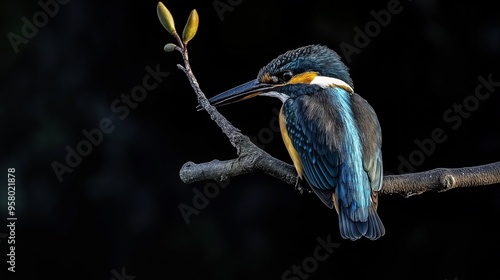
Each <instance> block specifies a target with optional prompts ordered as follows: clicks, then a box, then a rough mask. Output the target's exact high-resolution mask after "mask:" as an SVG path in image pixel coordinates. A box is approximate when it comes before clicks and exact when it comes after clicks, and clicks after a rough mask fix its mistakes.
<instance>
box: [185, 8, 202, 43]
mask: <svg viewBox="0 0 500 280" xmlns="http://www.w3.org/2000/svg"><path fill="white" fill-rule="evenodd" d="M199 22H200V18H199V17H198V12H196V10H192V11H191V13H190V14H189V18H188V20H187V22H186V26H185V27H184V31H183V32H182V40H183V42H184V44H187V43H188V42H189V41H191V39H193V37H194V35H196V31H198V24H199Z"/></svg>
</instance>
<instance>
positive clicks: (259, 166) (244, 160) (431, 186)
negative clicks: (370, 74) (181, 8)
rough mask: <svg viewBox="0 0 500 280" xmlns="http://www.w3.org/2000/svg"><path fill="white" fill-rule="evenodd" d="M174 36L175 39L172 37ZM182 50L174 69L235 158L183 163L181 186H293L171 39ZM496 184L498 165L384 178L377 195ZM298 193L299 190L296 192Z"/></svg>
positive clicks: (292, 176) (288, 168)
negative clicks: (254, 180)
mask: <svg viewBox="0 0 500 280" xmlns="http://www.w3.org/2000/svg"><path fill="white" fill-rule="evenodd" d="M174 36H175V35H174ZM175 37H176V38H177V40H178V42H179V43H180V45H181V46H182V47H179V48H176V50H178V51H179V52H180V53H181V54H182V57H183V60H184V66H181V65H178V67H179V69H181V70H182V71H183V72H184V73H185V74H186V76H187V78H188V79H189V82H190V84H191V87H192V88H193V90H194V92H195V93H196V96H197V97H198V103H199V104H200V106H201V107H202V108H203V109H204V110H205V111H206V112H207V113H208V114H209V115H210V117H211V118H212V120H213V121H214V122H215V123H216V124H217V125H218V126H219V127H220V128H221V129H222V132H223V133H224V134H225V135H226V136H227V138H228V139H229V142H230V143H231V144H232V145H233V147H235V148H236V152H237V154H238V157H237V158H235V159H231V160H226V161H219V160H213V161H210V162H206V163H200V164H196V163H193V162H187V163H185V164H184V165H183V166H182V168H181V170H180V172H179V175H180V178H181V179H182V181H183V182H184V183H193V182H196V181H201V180H226V179H228V178H230V177H234V176H238V175H241V174H247V173H252V172H257V171H259V172H263V173H266V174H269V175H271V176H274V177H276V178H278V179H280V180H282V181H283V182H285V183H287V184H291V185H295V186H296V184H297V172H296V171H295V168H294V167H293V166H292V165H290V164H287V163H285V162H283V161H281V160H279V159H276V158H274V157H272V156H271V155H269V154H268V153H266V152H265V151H264V150H262V149H260V148H259V147H257V146H256V145H255V144H253V143H252V142H251V141H250V138H248V137H247V136H246V135H243V134H241V132H240V130H239V129H237V128H236V127H234V126H233V125H232V124H231V123H230V122H229V121H228V120H227V119H226V118H225V117H224V116H223V115H222V114H220V113H219V112H218V111H217V109H216V108H215V107H214V106H212V105H210V102H209V101H208V99H207V98H206V97H205V95H204V93H203V92H202V91H201V89H200V86H199V84H198V82H197V80H196V78H195V76H194V74H193V71H192V70H191V66H190V64H189V58H188V52H187V48H186V46H185V45H184V44H183V43H182V41H181V40H180V38H179V36H175ZM496 183H500V162H496V163H491V164H486V165H481V166H474V167H464V168H456V169H446V168H438V169H434V170H430V171H426V172H420V173H410V174H402V175H387V176H384V180H383V187H382V190H381V191H380V193H381V194H393V193H396V194H401V195H403V196H406V197H409V196H412V195H417V194H422V193H424V192H427V191H447V190H451V189H454V188H461V187H473V186H483V185H490V184H496ZM299 190H301V189H300V188H299Z"/></svg>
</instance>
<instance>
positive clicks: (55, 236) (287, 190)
mask: <svg viewBox="0 0 500 280" xmlns="http://www.w3.org/2000/svg"><path fill="white" fill-rule="evenodd" d="M219 2H222V3H227V4H233V6H234V7H232V8H231V10H227V11H219V14H218V12H217V10H216V9H215V8H214V1H166V2H165V4H166V5H167V7H168V8H169V9H170V11H171V12H172V13H173V15H174V18H175V20H176V25H177V29H178V30H179V31H180V32H181V31H182V29H183V26H184V22H185V20H186V18H187V16H188V14H189V12H190V10H191V9H193V8H196V9H197V10H198V12H199V15H200V20H201V22H200V28H199V30H198V34H197V36H196V37H195V38H194V39H193V41H192V42H190V59H191V62H192V66H193V69H194V71H195V74H196V75H197V78H198V80H199V82H200V85H201V87H202V89H203V90H204V92H205V93H206V94H207V95H208V96H213V95H215V94H216V93H219V92H221V91H223V90H225V89H228V88H230V87H233V86H235V85H238V84H240V83H243V82H246V81H248V80H250V79H253V78H254V77H255V76H256V75H257V72H258V70H259V68H260V67H262V66H264V65H265V64H266V63H267V62H269V61H270V60H271V59H272V58H274V57H276V56H277V55H279V54H280V53H282V52H284V51H286V50H288V49H292V48H296V47H300V46H303V45H306V44H311V43H321V44H325V45H327V46H329V47H330V48H332V49H334V50H336V51H337V52H339V54H340V55H341V56H343V57H344V61H346V59H345V54H343V53H342V52H341V51H340V44H341V43H342V42H345V43H348V44H350V45H353V46H355V44H354V36H355V32H354V29H353V28H354V27H356V26H357V27H358V28H360V29H364V28H365V25H366V24H367V23H369V22H371V21H373V16H372V15H371V14H370V11H372V10H373V11H379V10H381V9H386V7H387V3H388V2H389V1H370V2H368V4H367V3H366V2H361V1H264V0H260V1H250V0H242V1H236V0H233V1H227V2H226V1H225V0H219ZM437 2H438V1H427V0H426V1H423V0H419V1H417V0H415V1H411V2H410V1H401V4H400V5H401V7H403V10H402V12H401V13H399V14H397V15H393V16H392V18H391V21H390V23H389V24H388V25H387V26H386V27H383V28H381V30H380V32H379V33H378V34H377V35H376V36H375V37H374V38H372V39H371V41H370V42H369V44H368V45H367V46H366V47H364V48H362V49H361V52H360V53H359V54H353V55H352V56H351V57H350V58H351V61H350V62H349V63H347V65H348V66H349V67H350V68H351V77H352V78H353V80H354V83H355V87H356V91H357V92H358V93H359V94H360V95H362V96H363V97H364V98H365V99H367V100H368V101H369V102H370V104H371V105H372V106H373V107H374V108H375V110H376V112H377V114H378V116H379V119H380V122H381V125H382V130H383V156H384V168H385V170H386V172H387V173H392V174H397V173H399V171H398V169H399V168H398V167H399V165H400V163H401V159H402V158H403V159H408V158H409V155H410V154H411V153H412V152H413V153H414V154H415V152H414V151H416V150H418V147H417V145H416V144H415V140H417V139H418V140H423V139H426V138H429V137H431V134H432V131H433V130H434V129H436V128H438V129H442V130H443V131H444V132H445V134H446V136H447V139H446V141H445V142H444V143H438V144H436V146H435V151H433V152H432V153H429V155H428V156H425V158H424V159H423V160H421V161H422V162H419V163H418V164H415V166H414V167H415V171H425V170H429V169H433V168H438V167H463V166H474V165H480V164H486V163H490V162H494V161H498V160H499V158H500V128H499V118H500V98H499V97H498V96H497V93H498V89H499V88H500V87H497V91H496V92H494V93H492V94H491V96H490V97H489V98H488V99H487V100H485V101H480V102H479V103H478V106H477V109H476V108H474V110H472V112H470V115H468V117H467V118H464V117H461V118H460V119H461V120H462V123H461V124H460V125H457V127H456V129H453V128H452V125H454V124H455V122H450V121H446V119H445V118H444V117H443V114H444V113H445V112H447V111H448V110H449V109H453V106H454V104H463V102H464V100H472V99H473V97H472V96H473V95H474V92H475V88H476V86H477V85H479V84H480V83H479V81H478V76H482V77H485V78H487V77H488V75H492V76H491V77H492V78H491V79H492V80H494V81H500V71H499V70H500V67H499V62H500V59H499V58H500V18H499V16H498V15H499V14H500V4H499V3H498V2H497V1H454V2H451V1H449V3H444V2H441V3H437ZM156 4H157V2H156V1H124V2H122V1H106V2H105V1H80V0H73V1H70V2H69V3H67V4H64V5H62V4H61V5H59V11H58V12H57V13H56V14H55V15H54V16H53V17H50V18H49V20H48V21H47V24H46V25H45V26H43V27H40V28H39V30H38V32H37V33H36V35H35V36H34V37H33V38H30V39H29V40H28V43H27V44H20V45H19V52H18V53H15V51H14V48H13V47H12V45H11V43H10V42H9V39H8V36H7V34H9V33H10V32H13V33H15V34H18V35H21V34H22V33H21V32H22V28H23V24H24V22H23V21H22V20H21V18H22V17H26V18H27V19H28V20H30V21H32V17H33V15H34V14H35V13H36V12H38V11H40V10H41V7H40V5H39V4H37V2H36V1H30V2H28V1H2V4H1V6H0V21H1V22H0V28H1V32H0V34H1V35H2V37H1V38H2V39H1V40H0V47H1V49H0V53H1V55H0V66H1V68H0V73H1V76H0V92H1V96H2V100H1V101H0V114H1V119H0V124H1V128H2V136H1V140H0V141H1V147H2V149H1V150H2V151H1V157H0V158H1V161H0V172H2V173H3V174H4V175H2V176H1V177H3V178H6V176H7V175H6V173H7V168H10V167H13V168H15V169H16V173H15V174H16V183H17V188H16V203H17V204H16V216H17V217H18V221H17V224H16V225H17V227H16V270H17V271H18V272H16V274H15V275H13V274H12V273H8V274H7V270H6V269H7V264H6V262H5V259H4V258H5V255H6V254H7V253H8V250H7V239H5V237H4V238H2V239H0V253H1V254H0V260H2V261H1V262H0V263H1V264H0V269H1V272H2V274H0V275H5V276H1V279H12V277H13V276H17V278H18V279H31V278H28V277H37V278H43V279H106V280H109V279H113V278H114V279H116V280H119V278H120V277H118V278H117V276H116V275H120V274H122V272H123V271H122V269H125V270H124V271H125V273H126V275H129V277H121V278H122V279H128V280H131V279H132V276H135V278H134V279H136V280H146V279H281V277H282V275H283V273H284V272H285V271H286V270H288V269H290V268H291V267H292V265H294V264H295V265H300V264H302V261H303V260H304V259H306V258H307V257H310V256H312V255H313V251H314V249H315V248H316V246H318V244H319V243H318V242H317V240H316V239H317V238H318V237H320V238H323V239H327V237H328V236H330V239H331V241H332V242H336V243H339V247H338V248H337V249H335V251H334V252H333V253H332V254H331V255H330V256H329V258H328V259H327V260H326V261H324V262H320V263H319V265H318V268H317V270H316V271H314V272H312V273H311V274H310V277H309V278H308V279H369V278H370V279H371V278H375V279H441V280H444V279H459V280H463V279H499V277H500V238H499V237H500V223H499V221H500V189H499V187H500V186H499V185H494V186H485V187H477V188H471V189H458V190H453V191H450V192H446V193H440V194H438V193H426V194H423V195H419V196H414V197H411V198H408V199H406V198H403V197H400V196H397V195H392V196H383V197H381V199H380V207H379V213H380V216H381V217H382V220H383V221H384V224H385V226H386V229H387V234H386V235H385V236H384V237H383V238H381V239H380V240H378V241H376V242H370V241H368V240H360V241H357V242H351V241H346V240H343V239H342V238H340V236H339V233H338V220H337V216H336V214H335V213H334V211H331V210H329V209H327V208H326V207H324V206H323V204H322V203H321V202H320V201H319V200H318V199H317V198H316V197H314V195H307V194H304V195H300V194H299V193H298V192H297V191H294V189H293V187H292V186H289V185H286V184H284V183H283V182H281V181H278V180H276V179H274V178H272V177H270V176H267V175H264V174H249V175H244V176H239V177H237V178H232V179H231V180H230V183H229V184H228V186H227V187H225V188H224V189H221V190H220V192H219V195H218V196H217V197H215V198H212V199H210V202H209V204H208V206H207V207H206V208H204V209H201V210H200V212H199V214H198V215H192V216H190V223H189V224H188V225H186V223H185V220H184V219H183V217H182V215H181V213H180V211H179V208H178V207H179V205H180V204H181V203H184V204H185V205H189V206H193V197H194V192H193V189H198V190H201V191H203V189H204V187H205V186H206V185H207V182H200V183H196V184H192V185H186V184H184V183H182V181H181V180H180V179H179V176H178V172H179V169H180V168H181V166H182V164H183V163H185V162H187V161H195V162H204V161H209V160H212V159H214V158H218V159H230V158H233V157H235V151H234V149H233V148H232V147H231V146H230V144H229V143H228V141H227V140H226V139H225V137H224V136H223V135H222V134H221V133H220V130H219V128H217V127H216V126H215V124H214V123H212V122H211V121H210V119H209V117H208V116H207V114H206V113H204V112H196V110H195V106H196V98H195V95H194V94H193V92H192V90H191V88H190V87H189V84H188V82H187V79H186V78H185V77H184V75H183V73H182V72H181V71H179V70H177V68H176V64H177V63H180V62H181V60H180V56H179V54H177V53H165V52H164V51H163V46H164V45H165V44H166V43H169V42H173V41H174V40H173V37H171V36H170V35H169V34H168V33H167V32H166V31H165V29H163V27H162V26H161V25H160V23H159V21H158V19H157V16H156ZM221 13H222V14H221ZM157 64H159V68H160V69H161V71H165V72H169V73H170V75H169V76H168V77H166V78H165V79H164V80H163V82H162V83H161V84H160V85H159V86H158V87H156V88H155V89H154V90H152V91H149V92H148V93H147V97H146V98H145V100H144V101H142V102H140V103H139V105H138V107H137V108H135V109H131V110H130V115H128V116H127V117H126V118H124V119H123V120H121V119H120V118H119V116H120V114H117V113H115V112H113V111H112V110H111V104H112V103H113V101H114V100H116V99H120V95H121V94H130V93H131V91H132V89H133V88H134V87H135V86H138V85H141V84H142V80H143V77H144V76H145V75H146V74H147V73H148V72H147V71H146V67H147V66H150V67H152V68H153V69H154V68H155V67H156V65H157ZM471 98H472V99H471ZM471 104H472V103H471ZM279 106H280V103H279V101H277V100H274V99H266V98H256V99H254V100H250V101H247V102H245V103H241V104H235V105H233V106H229V107H225V108H223V109H221V112H222V113H223V114H224V115H225V116H227V118H228V119H229V120H230V121H232V122H233V123H234V124H235V125H236V126H237V127H239V128H240V129H241V130H242V131H243V132H244V133H245V134H247V135H249V136H252V137H256V139H257V141H259V144H264V146H265V147H264V148H265V150H266V151H268V152H269V153H271V154H272V155H275V156H276V157H278V158H280V159H283V160H285V161H288V162H290V159H289V158H288V155H287V153H286V151H285V149H284V147H283V144H282V140H281V137H280V135H279V133H273V134H271V135H269V134H267V138H262V137H261V138H259V137H258V135H259V133H260V135H264V134H263V133H264V132H265V131H269V128H270V127H271V126H270V120H272V119H273V117H275V114H274V113H273V109H274V108H279ZM454 115H456V114H454ZM103 118H109V119H111V120H112V122H113V125H114V126H115V129H114V131H113V132H111V133H109V134H105V135H104V136H103V141H102V143H101V144H100V145H98V146H96V147H95V146H94V147H93V149H92V152H91V153H90V155H88V156H85V157H83V159H82V162H81V163H80V164H79V165H78V166H77V167H75V168H74V169H73V171H72V172H71V173H65V174H64V175H63V181H62V182H59V180H58V179H57V176H56V175H55V173H54V171H53V168H52V166H51V164H52V163H53V162H54V161H57V162H59V163H61V164H65V157H66V155H67V150H66V147H67V146H69V147H72V148H73V149H76V146H77V144H78V143H79V142H81V141H83V140H85V139H86V138H85V136H84V135H83V134H82V130H84V129H85V130H87V131H89V130H92V129H96V128H99V122H100V121H101V120H102V119H103ZM266 129H267V130H266ZM6 184H7V182H6V180H5V183H2V184H1V185H2V186H3V187H2V188H1V190H2V191H1V192H0V199H1V200H0V205H1V208H0V209H1V210H0V213H1V214H2V218H1V219H2V221H3V222H1V223H0V233H7V228H6V225H7V221H6V220H5V217H6V216H7V187H6ZM122 276H123V275H122ZM7 277H10V278H7ZM290 279H292V278H290ZM296 279H297V278H296Z"/></svg>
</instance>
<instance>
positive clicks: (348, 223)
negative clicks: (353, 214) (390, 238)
mask: <svg viewBox="0 0 500 280" xmlns="http://www.w3.org/2000/svg"><path fill="white" fill-rule="evenodd" d="M346 212H347V209H345V208H342V207H341V208H340V209H339V228H340V235H341V236H342V238H344V239H350V240H353V241H354V240H358V239H359V238H361V236H364V237H366V238H368V239H370V240H376V239H378V238H380V237H381V236H383V235H384V234H385V228H384V225H383V224H382V221H381V220H380V218H379V216H378V214H377V212H376V211H375V209H374V208H373V206H370V207H369V214H368V220H367V221H365V222H355V221H353V220H351V219H350V218H349V216H348V215H347V213H346Z"/></svg>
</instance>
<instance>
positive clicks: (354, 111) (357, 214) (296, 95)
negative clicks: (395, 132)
mask: <svg viewBox="0 0 500 280" xmlns="http://www.w3.org/2000/svg"><path fill="white" fill-rule="evenodd" d="M254 96H271V97H276V98H278V99H280V100H281V101H282V102H283V106H282V108H281V111H280V115H279V123H280V129H281V135H282V137H283V141H284V143H285V146H286V148H287V150H288V153H289V154H290V157H291V159H292V161H293V164H294V166H295V168H296V170H297V173H298V175H299V177H300V179H302V180H303V179H305V180H306V181H307V183H308V184H309V186H310V187H311V189H312V190H313V191H314V193H316V195H317V196H318V197H319V198H320V199H321V200H322V201H323V202H324V203H325V204H326V206H328V207H329V208H330V209H331V208H333V207H335V210H336V211H337V213H338V214H339V227H340V234H341V236H342V237H343V238H346V239H350V240H357V239H359V238H360V237H361V236H365V237H366V238H368V239H371V240H375V239H377V238H379V237H381V236H383V235H384V234H385V228H384V226H383V224H382V222H381V220H380V218H379V216H378V214H377V212H376V209H377V204H378V191H380V189H381V187H382V178H383V176H382V152H381V145H382V135H381V130H380V124H379V122H378V119H377V115H376V114H375V111H374V110H373V108H372V107H371V106H370V105H369V104H368V102H366V100H364V99H363V98H362V97H360V96H359V95H358V94H356V93H355V92H354V86H353V83H352V80H351V78H350V76H349V72H348V68H347V66H346V65H344V63H342V62H341V60H340V57H339V55H338V54H337V53H336V52H335V51H333V50H331V49H329V48H328V47H325V46H321V45H310V46H305V47H301V48H298V49H295V50H290V51H287V52H286V53H284V54H282V55H280V56H278V57H277V58H275V59H274V60H272V61H271V62H270V63H269V64H267V65H266V66H264V67H263V68H262V69H261V70H260V71H259V74H258V75H257V79H255V80H252V81H250V82H247V83H245V84H243V85H240V86H237V87H235V88H233V89H230V90H228V91H226V92H223V93H221V94H219V95H217V96H215V97H212V98H211V99H209V100H210V103H211V104H212V105H215V106H220V105H225V104H229V103H233V102H237V101H241V100H245V99H248V98H251V97H254Z"/></svg>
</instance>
